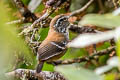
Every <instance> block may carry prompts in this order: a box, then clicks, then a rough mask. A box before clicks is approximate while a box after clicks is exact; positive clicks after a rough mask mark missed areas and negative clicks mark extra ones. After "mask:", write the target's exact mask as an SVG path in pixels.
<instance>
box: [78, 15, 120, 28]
mask: <svg viewBox="0 0 120 80" xmlns="http://www.w3.org/2000/svg"><path fill="white" fill-rule="evenodd" d="M119 19H120V16H119V15H118V16H114V15H112V14H104V15H100V14H88V15H86V16H84V17H83V19H82V20H81V21H80V22H79V24H80V25H88V24H89V25H96V26H99V27H104V28H115V27H118V26H120V21H119Z"/></svg>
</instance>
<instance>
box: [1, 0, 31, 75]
mask: <svg viewBox="0 0 120 80" xmlns="http://www.w3.org/2000/svg"><path fill="white" fill-rule="evenodd" d="M0 11H1V13H0V19H1V20H0V71H1V73H5V72H6V71H8V70H9V69H10V68H12V67H13V66H12V65H13V62H15V61H17V60H16V59H15V56H16V55H18V54H19V53H21V54H22V55H24V56H25V58H26V59H27V60H28V61H30V62H32V55H31V53H30V50H29V49H28V47H27V46H26V45H25V43H24V41H23V40H22V39H21V38H20V37H18V35H17V32H16V28H15V25H7V24H6V23H7V22H8V20H9V16H8V9H7V7H6V5H5V4H4V3H3V2H2V1H0ZM0 76H1V74H0Z"/></svg>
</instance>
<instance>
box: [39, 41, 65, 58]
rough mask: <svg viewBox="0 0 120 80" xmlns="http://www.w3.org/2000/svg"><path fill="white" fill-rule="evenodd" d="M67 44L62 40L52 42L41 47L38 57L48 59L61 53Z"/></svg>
mask: <svg viewBox="0 0 120 80" xmlns="http://www.w3.org/2000/svg"><path fill="white" fill-rule="evenodd" d="M65 49H66V48H65V44H64V43H62V42H61V43H60V42H50V43H48V44H46V45H45V46H43V47H41V48H39V50H38V59H39V60H47V59H49V58H51V57H53V56H56V55H59V54H60V53H62V52H63V50H65Z"/></svg>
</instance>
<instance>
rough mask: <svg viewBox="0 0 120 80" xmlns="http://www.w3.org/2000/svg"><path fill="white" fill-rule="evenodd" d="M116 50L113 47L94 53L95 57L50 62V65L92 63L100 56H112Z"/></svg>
mask: <svg viewBox="0 0 120 80" xmlns="http://www.w3.org/2000/svg"><path fill="white" fill-rule="evenodd" d="M115 48H116V47H115V46H112V47H109V48H107V49H104V50H101V51H98V52H96V53H93V55H91V56H87V57H82V58H81V57H79V58H75V59H69V60H57V61H54V62H49V63H50V64H53V63H54V64H55V65H59V64H72V63H81V62H86V61H90V60H93V59H96V58H99V57H100V56H102V55H105V54H107V53H108V54H110V53H111V52H112V51H115Z"/></svg>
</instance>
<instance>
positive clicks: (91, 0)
mask: <svg viewBox="0 0 120 80" xmlns="http://www.w3.org/2000/svg"><path fill="white" fill-rule="evenodd" d="M93 1H94V0H90V1H89V2H88V3H87V4H86V5H85V6H83V7H82V8H81V9H78V10H76V11H74V12H72V13H71V14H70V16H74V15H77V14H80V13H82V12H84V11H85V10H86V9H87V8H88V7H89V6H90V5H91V4H92V3H93Z"/></svg>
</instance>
